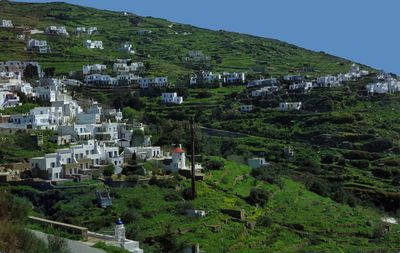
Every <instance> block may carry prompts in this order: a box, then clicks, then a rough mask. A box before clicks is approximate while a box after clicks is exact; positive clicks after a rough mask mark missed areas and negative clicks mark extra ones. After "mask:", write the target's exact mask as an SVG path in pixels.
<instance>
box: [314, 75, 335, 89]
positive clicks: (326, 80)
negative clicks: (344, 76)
mask: <svg viewBox="0 0 400 253" xmlns="http://www.w3.org/2000/svg"><path fill="white" fill-rule="evenodd" d="M316 84H317V87H336V86H339V85H340V82H339V80H338V78H337V77H336V76H321V77H318V78H317V81H316Z"/></svg>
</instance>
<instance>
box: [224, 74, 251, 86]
mask: <svg viewBox="0 0 400 253" xmlns="http://www.w3.org/2000/svg"><path fill="white" fill-rule="evenodd" d="M222 79H223V80H224V83H225V84H243V83H245V82H246V74H245V73H243V72H240V73H237V72H233V73H229V72H224V73H222Z"/></svg>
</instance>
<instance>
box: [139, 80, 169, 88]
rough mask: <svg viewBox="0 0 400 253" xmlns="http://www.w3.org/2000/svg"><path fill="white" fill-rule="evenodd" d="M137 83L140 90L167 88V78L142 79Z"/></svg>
mask: <svg viewBox="0 0 400 253" xmlns="http://www.w3.org/2000/svg"><path fill="white" fill-rule="evenodd" d="M138 81H139V87H140V88H141V89H147V88H151V87H164V86H168V77H154V78H146V77H142V78H140V79H139V80H138Z"/></svg>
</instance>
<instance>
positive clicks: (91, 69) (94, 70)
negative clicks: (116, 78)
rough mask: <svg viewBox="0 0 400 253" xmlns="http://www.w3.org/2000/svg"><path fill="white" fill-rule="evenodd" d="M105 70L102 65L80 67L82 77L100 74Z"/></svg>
mask: <svg viewBox="0 0 400 253" xmlns="http://www.w3.org/2000/svg"><path fill="white" fill-rule="evenodd" d="M106 70H107V66H106V65H104V64H92V65H84V66H83V67H82V73H83V74H84V75H90V74H101V73H103V72H104V71H106Z"/></svg>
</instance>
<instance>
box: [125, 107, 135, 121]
mask: <svg viewBox="0 0 400 253" xmlns="http://www.w3.org/2000/svg"><path fill="white" fill-rule="evenodd" d="M122 115H123V116H124V119H127V120H128V121H133V120H134V119H137V118H138V112H137V111H136V110H135V109H133V108H131V107H129V106H127V107H124V109H122Z"/></svg>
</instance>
